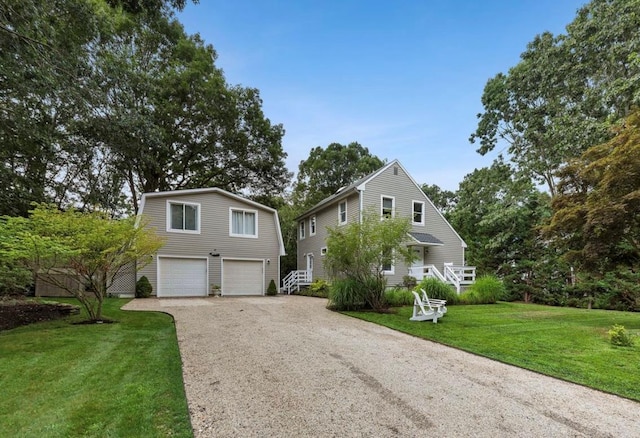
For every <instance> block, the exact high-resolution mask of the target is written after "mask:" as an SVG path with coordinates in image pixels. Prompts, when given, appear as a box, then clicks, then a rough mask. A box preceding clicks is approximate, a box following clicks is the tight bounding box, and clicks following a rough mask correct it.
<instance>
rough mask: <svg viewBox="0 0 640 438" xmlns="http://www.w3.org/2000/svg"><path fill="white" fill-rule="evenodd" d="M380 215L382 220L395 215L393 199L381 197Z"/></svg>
mask: <svg viewBox="0 0 640 438" xmlns="http://www.w3.org/2000/svg"><path fill="white" fill-rule="evenodd" d="M380 215H381V216H382V217H383V218H389V217H393V216H394V215H395V198H392V197H390V196H382V201H381V212H380Z"/></svg>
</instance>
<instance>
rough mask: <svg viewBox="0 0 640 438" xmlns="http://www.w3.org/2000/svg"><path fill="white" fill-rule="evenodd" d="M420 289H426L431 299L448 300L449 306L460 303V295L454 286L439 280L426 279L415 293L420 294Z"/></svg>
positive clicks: (417, 287)
mask: <svg viewBox="0 0 640 438" xmlns="http://www.w3.org/2000/svg"><path fill="white" fill-rule="evenodd" d="M420 289H424V291H425V292H426V293H427V296H428V297H429V298H434V299H438V300H447V304H455V303H457V302H458V294H457V293H456V290H455V289H454V288H453V286H451V285H449V284H446V283H443V282H442V281H440V280H438V279H437V278H433V277H426V278H424V279H422V281H421V282H420V283H419V284H418V286H416V288H415V291H416V292H418V293H420ZM412 297H413V295H412ZM411 303H413V299H412V300H411Z"/></svg>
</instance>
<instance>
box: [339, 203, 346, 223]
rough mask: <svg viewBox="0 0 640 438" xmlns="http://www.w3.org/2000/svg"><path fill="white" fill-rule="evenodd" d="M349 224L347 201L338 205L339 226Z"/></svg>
mask: <svg viewBox="0 0 640 438" xmlns="http://www.w3.org/2000/svg"><path fill="white" fill-rule="evenodd" d="M346 223H347V201H342V202H341V203H340V204H338V224H339V225H344V224H346Z"/></svg>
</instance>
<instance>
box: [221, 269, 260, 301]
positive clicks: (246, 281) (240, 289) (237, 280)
mask: <svg viewBox="0 0 640 438" xmlns="http://www.w3.org/2000/svg"><path fill="white" fill-rule="evenodd" d="M263 288H264V274H263V273H262V261H249V260H224V261H223V263H222V294H223V295H262V291H263Z"/></svg>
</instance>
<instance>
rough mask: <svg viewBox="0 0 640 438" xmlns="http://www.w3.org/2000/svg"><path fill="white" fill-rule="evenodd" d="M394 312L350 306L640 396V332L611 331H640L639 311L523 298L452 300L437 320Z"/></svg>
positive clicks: (418, 332)
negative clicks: (624, 338) (614, 337)
mask: <svg viewBox="0 0 640 438" xmlns="http://www.w3.org/2000/svg"><path fill="white" fill-rule="evenodd" d="M397 311H398V313H395V314H380V313H370V312H344V313H346V314H348V315H351V316H354V317H356V318H361V319H364V320H367V321H371V322H375V323H377V324H380V325H384V326H387V327H389V328H392V329H395V330H398V331H401V332H404V333H408V334H411V335H414V336H418V337H421V338H424V339H429V340H433V341H436V342H439V343H442V344H445V345H450V346H452V347H456V348H460V349H462V350H465V351H469V352H471V353H475V354H479V355H481V356H486V357H489V358H491V359H496V360H499V361H501V362H505V363H508V364H512V365H516V366H519V367H522V368H526V369H529V370H533V371H537V372H540V373H543V374H547V375H549V376H553V377H558V378H560V379H564V380H568V381H571V382H575V383H580V384H583V385H586V386H589V387H592V388H596V389H600V390H602V391H606V392H611V393H613V394H618V395H621V396H623V397H628V398H630V399H634V400H638V401H640V338H636V344H635V346H634V347H614V346H612V345H611V344H610V343H609V337H608V334H607V331H608V330H609V329H610V328H611V326H612V325H613V324H621V325H624V326H625V327H626V328H627V330H628V331H629V332H631V333H634V334H636V335H637V334H640V314H637V313H630V312H614V311H607V310H586V309H573V308H564V307H548V306H539V305H532V304H521V303H498V304H492V305H476V306H459V305H456V306H449V312H448V313H447V315H446V316H445V317H444V318H442V319H440V320H439V322H438V324H433V323H432V322H413V321H409V318H410V317H411V312H412V307H402V308H398V309H397Z"/></svg>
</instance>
